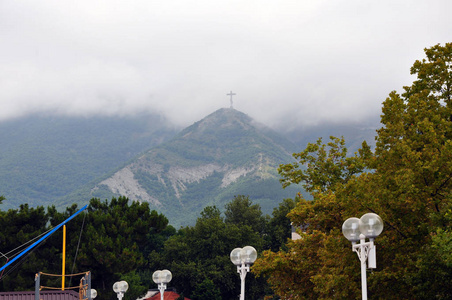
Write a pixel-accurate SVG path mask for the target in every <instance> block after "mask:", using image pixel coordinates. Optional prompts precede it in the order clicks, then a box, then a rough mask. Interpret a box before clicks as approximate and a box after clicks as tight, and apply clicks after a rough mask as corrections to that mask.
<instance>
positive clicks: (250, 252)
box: [230, 246, 257, 300]
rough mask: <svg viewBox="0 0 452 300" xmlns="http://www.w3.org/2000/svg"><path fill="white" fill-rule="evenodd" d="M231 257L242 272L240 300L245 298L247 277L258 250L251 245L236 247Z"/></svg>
mask: <svg viewBox="0 0 452 300" xmlns="http://www.w3.org/2000/svg"><path fill="white" fill-rule="evenodd" d="M230 257H231V261H232V263H233V264H234V265H236V266H237V273H239V274H240V280H241V284H240V300H245V277H246V273H248V272H249V271H250V266H251V265H252V264H253V263H254V261H255V260H256V258H257V251H256V249H254V248H253V247H251V246H245V247H243V248H235V249H234V250H232V251H231V255H230Z"/></svg>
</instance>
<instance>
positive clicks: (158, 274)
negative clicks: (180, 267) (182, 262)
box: [152, 270, 173, 300]
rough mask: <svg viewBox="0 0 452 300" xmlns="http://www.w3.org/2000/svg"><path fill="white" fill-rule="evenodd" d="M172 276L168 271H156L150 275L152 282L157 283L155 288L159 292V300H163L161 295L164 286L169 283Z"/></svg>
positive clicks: (164, 288)
mask: <svg viewBox="0 0 452 300" xmlns="http://www.w3.org/2000/svg"><path fill="white" fill-rule="evenodd" d="M172 278H173V275H172V274H171V272H170V271H168V270H163V271H160V270H157V271H155V272H154V274H152V280H154V282H155V283H157V286H158V288H159V291H160V299H161V300H163V293H164V292H165V290H166V284H167V283H168V282H170V281H171V279H172Z"/></svg>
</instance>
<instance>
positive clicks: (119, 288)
mask: <svg viewBox="0 0 452 300" xmlns="http://www.w3.org/2000/svg"><path fill="white" fill-rule="evenodd" d="M128 289H129V284H128V283H127V282H126V281H124V280H123V281H118V282H115V284H113V291H115V293H116V294H117V295H118V299H119V300H122V297H124V293H125V292H127V290H128Z"/></svg>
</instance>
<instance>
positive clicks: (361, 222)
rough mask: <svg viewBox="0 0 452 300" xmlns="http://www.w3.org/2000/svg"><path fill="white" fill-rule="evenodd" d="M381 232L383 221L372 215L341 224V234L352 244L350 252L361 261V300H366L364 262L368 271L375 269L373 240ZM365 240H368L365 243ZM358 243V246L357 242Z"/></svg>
mask: <svg viewBox="0 0 452 300" xmlns="http://www.w3.org/2000/svg"><path fill="white" fill-rule="evenodd" d="M382 231H383V220H382V219H381V218H380V217H379V216H378V215H377V214H374V213H368V214H365V215H363V216H362V217H361V218H360V219H358V218H349V219H347V220H345V222H344V224H342V233H343V234H344V236H345V237H346V238H347V239H348V240H349V241H350V242H352V251H353V252H356V254H358V257H359V260H360V261H361V292H362V299H363V300H367V278H366V262H367V263H368V267H369V269H375V268H376V267H377V255H376V249H375V244H374V239H375V238H376V237H377V236H379V235H380V233H381V232H382ZM366 238H368V239H369V241H368V242H366ZM358 241H359V244H357V242H358Z"/></svg>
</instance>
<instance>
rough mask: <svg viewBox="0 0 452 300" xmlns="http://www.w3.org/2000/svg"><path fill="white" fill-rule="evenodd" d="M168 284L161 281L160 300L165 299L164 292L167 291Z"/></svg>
mask: <svg viewBox="0 0 452 300" xmlns="http://www.w3.org/2000/svg"><path fill="white" fill-rule="evenodd" d="M165 290H166V284H164V283H159V291H160V300H163V293H165Z"/></svg>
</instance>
